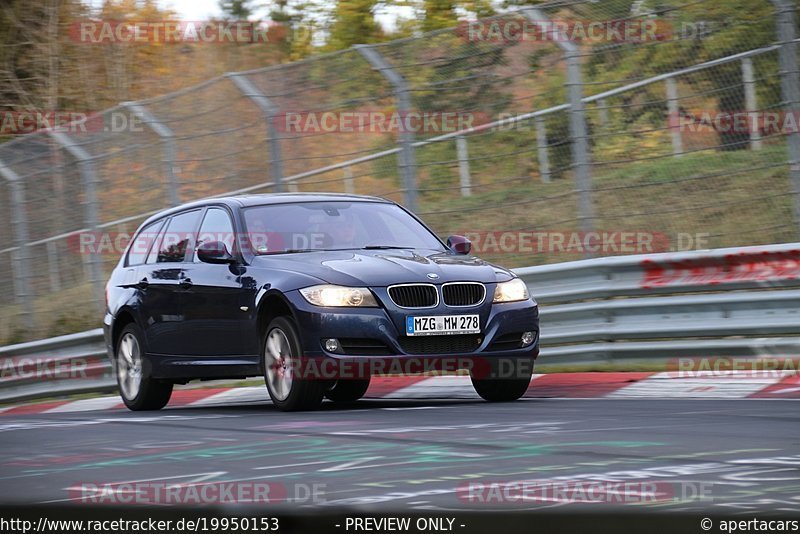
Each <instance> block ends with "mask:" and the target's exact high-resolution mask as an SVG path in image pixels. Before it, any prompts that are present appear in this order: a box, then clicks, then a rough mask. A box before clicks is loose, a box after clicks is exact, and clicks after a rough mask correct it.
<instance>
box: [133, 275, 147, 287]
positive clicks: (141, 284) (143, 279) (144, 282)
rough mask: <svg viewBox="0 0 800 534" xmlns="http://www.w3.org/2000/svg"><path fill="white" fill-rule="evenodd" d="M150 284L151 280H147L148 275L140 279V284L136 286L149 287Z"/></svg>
mask: <svg viewBox="0 0 800 534" xmlns="http://www.w3.org/2000/svg"><path fill="white" fill-rule="evenodd" d="M149 285H150V282H148V281H147V277H146V276H145V277H144V278H142V279H141V280H139V283H138V284H136V287H137V288H138V289H144V288H146V287H147V286H149Z"/></svg>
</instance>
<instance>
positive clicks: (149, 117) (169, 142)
mask: <svg viewBox="0 0 800 534" xmlns="http://www.w3.org/2000/svg"><path fill="white" fill-rule="evenodd" d="M122 107H125V108H128V109H130V110H131V112H132V113H133V114H134V115H136V116H137V117H139V118H140V119H141V120H142V122H144V123H145V124H146V125H147V126H148V127H149V128H150V129H151V130H153V132H154V133H155V134H156V135H157V136H158V137H160V138H161V141H162V143H164V144H163V147H162V154H163V158H164V162H163V163H164V174H166V178H167V183H166V185H167V188H168V190H169V191H168V192H167V194H168V198H169V203H170V205H171V206H177V205H178V204H180V203H181V202H180V190H179V184H178V180H177V178H176V177H175V170H176V169H175V134H174V133H173V131H172V130H171V129H170V128H169V126H167V125H166V124H164V123H163V122H161V121H159V120H158V119H157V118H156V117H155V115H153V114H152V113H150V111H149V110H148V109H147V108H145V107H144V106H143V105H141V104H137V103H136V102H123V103H122Z"/></svg>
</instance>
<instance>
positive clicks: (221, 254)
mask: <svg viewBox="0 0 800 534" xmlns="http://www.w3.org/2000/svg"><path fill="white" fill-rule="evenodd" d="M197 258H198V259H199V260H200V261H202V262H204V263H235V262H236V260H235V259H234V258H233V256H231V253H230V252H228V247H226V246H225V243H223V242H222V241H207V242H205V243H203V244H201V245H200V246H199V247H197Z"/></svg>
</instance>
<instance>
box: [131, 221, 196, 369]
mask: <svg viewBox="0 0 800 534" xmlns="http://www.w3.org/2000/svg"><path fill="white" fill-rule="evenodd" d="M201 214H202V210H201V209H196V210H192V211H187V212H184V213H180V214H178V215H174V216H173V217H171V218H170V219H169V221H167V223H166V224H165V225H164V229H162V231H161V233H160V235H159V237H158V240H157V241H156V243H155V244H154V246H153V248H152V249H151V251H150V254H149V255H148V257H147V262H146V264H145V265H144V266H143V267H140V269H139V273H138V277H140V279H139V282H138V285H139V287H140V288H141V291H142V303H141V313H142V316H143V317H142V323H143V325H142V326H143V329H144V334H145V339H146V340H147V347H148V352H150V353H151V354H166V355H186V354H188V352H187V351H186V347H185V344H184V343H183V342H182V339H181V334H182V327H181V323H182V322H183V314H182V311H181V308H182V302H181V292H182V290H183V286H185V285H186V281H185V278H186V274H185V267H186V265H187V264H186V259H187V256H188V255H189V254H191V252H192V251H193V244H194V243H193V240H194V235H195V233H196V231H197V226H198V224H199V223H200V216H201Z"/></svg>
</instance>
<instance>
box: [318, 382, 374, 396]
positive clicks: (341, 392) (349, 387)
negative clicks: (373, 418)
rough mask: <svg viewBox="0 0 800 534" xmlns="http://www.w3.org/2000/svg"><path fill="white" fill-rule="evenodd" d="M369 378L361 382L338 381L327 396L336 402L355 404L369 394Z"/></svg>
mask: <svg viewBox="0 0 800 534" xmlns="http://www.w3.org/2000/svg"><path fill="white" fill-rule="evenodd" d="M368 388H369V378H367V379H361V380H355V379H354V380H337V381H336V383H335V384H334V385H333V387H332V388H331V389H329V390H328V391H326V392H325V396H326V397H327V398H328V399H330V400H332V401H334V402H355V401H357V400H358V399H360V398H361V397H363V396H364V394H365V393H366V392H367V389H368Z"/></svg>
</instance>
